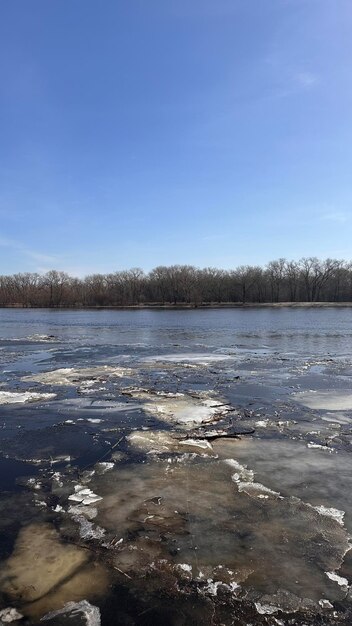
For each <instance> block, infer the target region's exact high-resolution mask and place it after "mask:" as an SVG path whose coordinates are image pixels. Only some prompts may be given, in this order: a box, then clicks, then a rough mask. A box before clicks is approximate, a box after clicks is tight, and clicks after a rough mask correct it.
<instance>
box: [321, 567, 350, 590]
mask: <svg viewBox="0 0 352 626" xmlns="http://www.w3.org/2000/svg"><path fill="white" fill-rule="evenodd" d="M325 573H326V575H327V577H328V578H330V580H332V581H333V582H334V583H337V584H338V585H339V586H340V587H342V588H343V589H346V591H347V589H348V586H349V585H348V580H347V578H344V577H343V576H339V575H338V574H336V572H325Z"/></svg>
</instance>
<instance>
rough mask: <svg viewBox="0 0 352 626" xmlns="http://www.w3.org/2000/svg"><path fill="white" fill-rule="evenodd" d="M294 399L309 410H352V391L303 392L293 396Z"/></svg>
mask: <svg viewBox="0 0 352 626" xmlns="http://www.w3.org/2000/svg"><path fill="white" fill-rule="evenodd" d="M292 398H293V399H294V400H296V401H297V402H300V404H303V405H304V406H306V407H308V408H309V409H316V410H325V411H348V410H351V409H352V393H351V392H350V391H340V390H331V391H301V392H298V393H294V394H292Z"/></svg>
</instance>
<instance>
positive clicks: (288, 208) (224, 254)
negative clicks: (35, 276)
mask: <svg viewBox="0 0 352 626" xmlns="http://www.w3.org/2000/svg"><path fill="white" fill-rule="evenodd" d="M351 33H352V3H351V0H103V2H98V0H3V2H1V7H0V89H1V98H0V225H1V228H0V274H3V273H12V272H17V271H40V272H43V271H46V270H49V269H52V268H55V269H60V270H65V271H68V272H70V273H74V274H77V275H81V276H82V275H84V274H86V273H92V272H110V271H115V270H119V269H124V268H128V267H133V266H139V267H142V268H143V269H145V270H149V269H151V268H152V267H154V266H156V265H160V264H163V265H170V264H174V263H187V264H194V265H197V266H210V265H212V266H218V267H224V268H230V267H235V266H237V265H240V264H247V263H249V264H265V263H266V262H268V261H269V260H272V259H275V258H278V257H282V256H284V257H288V258H290V259H292V258H295V259H298V258H300V257H301V256H311V255H316V256H319V257H327V256H331V257H337V258H348V259H349V258H351V257H352V245H351V242H352V34H351Z"/></svg>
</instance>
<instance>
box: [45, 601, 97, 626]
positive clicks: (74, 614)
mask: <svg viewBox="0 0 352 626" xmlns="http://www.w3.org/2000/svg"><path fill="white" fill-rule="evenodd" d="M60 615H68V616H69V618H70V619H72V618H73V619H75V618H78V617H80V616H82V617H83V618H84V619H85V621H86V626H100V625H101V616H100V609H99V608H98V607H97V606H94V605H92V604H90V602H87V600H81V601H80V602H67V603H66V604H65V606H64V607H63V608H62V609H59V610H57V611H51V612H50V613H47V614H46V615H44V617H42V619H41V621H43V622H45V621H49V620H51V619H54V618H55V617H58V616H60Z"/></svg>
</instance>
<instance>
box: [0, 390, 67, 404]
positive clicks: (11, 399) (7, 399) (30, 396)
mask: <svg viewBox="0 0 352 626" xmlns="http://www.w3.org/2000/svg"><path fill="white" fill-rule="evenodd" d="M52 398H56V394H55V393H36V392H34V391H22V392H21V391H0V404H25V403H26V402H40V401H41V400H51V399H52Z"/></svg>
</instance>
